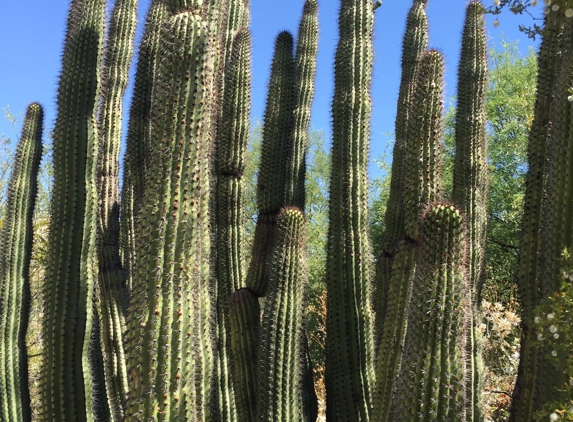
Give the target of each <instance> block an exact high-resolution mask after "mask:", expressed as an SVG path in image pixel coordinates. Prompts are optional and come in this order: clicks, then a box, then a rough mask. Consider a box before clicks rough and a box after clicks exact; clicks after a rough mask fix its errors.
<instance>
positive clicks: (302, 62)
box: [286, 0, 318, 210]
mask: <svg viewBox="0 0 573 422" xmlns="http://www.w3.org/2000/svg"><path fill="white" fill-rule="evenodd" d="M317 52H318V3H317V1H316V0H306V2H305V3H304V9H303V14H302V19H301V21H300V24H299V28H298V39H297V44H296V54H295V61H294V84H295V91H294V104H295V107H294V115H293V129H292V145H291V151H290V154H289V158H288V159H289V163H288V165H287V169H286V170H287V175H286V189H287V192H286V204H288V205H294V206H297V207H299V208H300V209H301V210H304V206H305V188H304V181H305V175H306V165H305V162H306V150H307V148H308V139H307V137H308V134H307V131H308V125H309V123H310V110H311V106H312V100H313V98H314V77H315V74H316V55H317Z"/></svg>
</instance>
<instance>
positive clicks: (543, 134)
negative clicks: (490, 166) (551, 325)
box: [509, 13, 571, 422]
mask: <svg viewBox="0 0 573 422" xmlns="http://www.w3.org/2000/svg"><path fill="white" fill-rule="evenodd" d="M566 21H567V19H566V18H565V16H564V14H563V13H549V14H547V15H546V17H545V27H544V30H543V40H542V43H541V47H540V50H539V59H538V60H539V72H538V75H537V99H536V103H535V110H534V119H533V124H532V126H531V130H530V133H529V143H528V152H527V154H528V164H529V166H528V173H527V176H526V181H525V197H524V211H525V212H524V214H523V220H522V223H521V224H522V229H521V230H522V231H521V242H520V249H519V258H518V262H519V264H518V268H517V276H516V282H517V287H518V293H519V299H520V303H521V306H522V309H523V311H522V329H523V336H522V340H521V351H520V361H519V368H518V374H517V381H516V384H515V388H514V391H513V397H512V408H511V415H510V419H509V420H510V421H513V422H517V421H522V420H532V419H533V415H534V412H535V411H536V410H537V409H539V408H540V407H541V405H542V403H541V400H540V394H552V393H554V390H553V386H552V385H551V384H552V382H554V381H558V379H559V378H557V379H555V378H554V379H551V374H547V373H542V372H541V367H540V360H541V359H543V351H542V350H540V349H539V348H538V347H536V345H535V344H534V338H533V336H534V335H535V333H534V328H533V324H534V322H533V317H534V315H533V309H534V308H535V307H536V306H537V305H538V304H539V303H540V301H541V300H542V299H543V298H544V296H545V295H547V293H548V291H550V290H551V288H552V287H555V286H552V283H555V282H557V280H558V278H557V277H556V278H555V279H547V280H542V274H543V275H544V263H545V262H547V261H548V260H552V259H556V258H557V259H558V257H555V256H553V257H552V256H548V255H547V253H546V252H547V251H546V250H545V248H546V247H547V244H544V242H543V236H540V232H542V230H543V229H544V216H545V215H546V213H547V211H546V210H545V207H546V206H547V202H545V199H544V196H545V193H546V189H547V177H548V176H547V175H548V172H549V170H548V166H549V165H550V164H551V163H550V162H549V161H548V154H549V152H548V150H549V146H548V143H549V142H548V141H549V138H550V136H551V126H552V120H553V118H554V115H555V111H554V107H555V104H556V102H555V100H554V98H558V97H559V96H563V95H565V96H567V95H568V94H567V92H556V91H555V87H556V86H557V85H558V84H557V83H556V82H557V80H558V75H559V74H562V75H563V76H564V77H566V73H565V72H563V69H564V67H563V60H564V59H565V58H566V57H567V55H570V54H571V52H570V51H569V47H568V46H567V49H566V54H558V53H559V52H560V51H561V48H562V47H564V45H561V44H560V39H561V38H563V30H564V23H565V22H566ZM556 95H557V97H556ZM559 100H560V99H558V101H559ZM561 104H562V102H561ZM558 136H559V135H558ZM560 153H563V154H566V155H567V154H568V153H567V152H566V151H561V152H560ZM561 193H562V194H564V193H565V192H564V191H561ZM547 216H548V217H549V213H547ZM556 241H557V242H559V238H557V239H556ZM559 253H560V252H559ZM546 383H549V385H547V384H546ZM542 385H543V386H544V388H545V389H546V390H545V391H541V390H540V388H541V386H542Z"/></svg>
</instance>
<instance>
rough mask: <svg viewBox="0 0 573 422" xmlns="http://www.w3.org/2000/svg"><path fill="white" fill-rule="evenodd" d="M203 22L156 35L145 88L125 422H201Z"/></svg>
mask: <svg viewBox="0 0 573 422" xmlns="http://www.w3.org/2000/svg"><path fill="white" fill-rule="evenodd" d="M207 40H208V31H207V26H206V24H205V23H204V21H203V20H202V19H201V18H200V17H199V16H197V15H195V14H194V13H193V12H191V11H187V12H182V13H180V14H176V15H174V16H173V17H171V18H170V19H169V20H168V21H167V22H166V24H165V26H164V28H163V30H162V38H161V41H160V53H159V54H161V56H162V57H163V60H162V61H161V65H160V68H159V75H161V77H160V78H159V79H158V80H157V81H156V83H155V86H154V89H153V100H152V104H153V105H154V106H153V107H154V110H155V111H154V113H153V115H154V120H153V122H152V124H153V127H154V128H155V130H154V134H153V141H152V149H151V153H152V156H154V157H158V158H159V159H156V160H152V161H151V167H150V169H149V172H148V177H147V182H146V190H145V195H144V198H145V200H144V201H145V203H144V205H143V206H142V208H141V211H140V216H141V220H140V222H139V223H138V226H137V227H136V233H137V244H138V245H140V247H139V249H138V252H137V259H136V265H135V268H134V289H133V295H132V301H131V304H130V309H129V313H128V323H127V324H128V327H127V328H128V332H127V335H126V338H127V340H126V344H127V350H126V353H127V364H128V371H129V373H130V379H129V390H130V391H129V397H128V403H127V410H126V421H136V420H150V419H154V420H158V421H171V420H197V421H200V420H201V421H205V420H209V398H210V394H211V386H212V378H211V374H212V372H213V370H214V358H213V354H214V344H213V343H214V341H213V333H212V331H213V330H212V323H211V322H210V319H211V318H213V316H214V312H213V310H212V308H213V305H212V299H213V298H212V297H211V293H210V286H209V283H210V282H209V254H210V231H209V223H210V217H209V189H208V187H209V152H210V142H211V127H210V126H211V121H210V111H209V109H208V107H207V105H206V101H207V100H208V99H209V95H210V90H211V88H212V85H213V82H212V73H211V69H210V68H209V67H208V63H210V60H211V59H212V58H211V57H210V54H211V53H210V46H209V45H208V44H207Z"/></svg>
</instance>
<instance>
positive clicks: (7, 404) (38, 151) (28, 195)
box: [0, 103, 44, 422]
mask: <svg viewBox="0 0 573 422" xmlns="http://www.w3.org/2000/svg"><path fill="white" fill-rule="evenodd" d="M43 119H44V111H43V109H42V107H41V106H40V105H39V104H37V103H32V104H30V105H29V106H28V108H27V110H26V117H25V119H24V127H23V129H22V136H21V138H20V142H19V143H18V147H17V149H16V156H15V159H14V167H13V170H12V174H11V176H10V180H9V182H8V184H9V188H8V200H7V205H6V215H5V217H4V225H3V227H2V231H1V232H0V391H1V392H2V394H1V395H0V419H1V420H3V421H6V422H16V421H22V420H24V421H27V420H31V418H32V414H31V408H30V391H29V389H28V356H27V353H26V329H27V326H28V318H29V313H30V281H29V268H30V259H31V256H32V235H33V226H32V217H33V213H34V206H35V202H36V193H37V190H38V189H37V187H38V183H37V176H38V169H39V167H40V161H41V158H42V127H43Z"/></svg>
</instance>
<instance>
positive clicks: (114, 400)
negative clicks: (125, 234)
mask: <svg viewBox="0 0 573 422" xmlns="http://www.w3.org/2000/svg"><path fill="white" fill-rule="evenodd" d="M136 20H137V0H117V1H116V2H115V5H114V8H113V11H112V15H111V20H110V28H109V31H108V36H107V40H106V45H105V50H104V62H103V81H102V100H101V105H100V110H99V116H98V129H99V134H100V139H99V144H100V155H99V163H98V190H99V192H98V193H99V202H100V204H101V205H100V207H99V213H98V262H99V275H98V287H99V299H100V306H99V310H100V321H101V334H100V338H101V345H102V353H103V358H104V369H105V383H106V391H107V400H108V402H109V408H110V411H111V414H112V418H113V420H114V421H120V420H122V419H123V410H124V407H125V401H126V398H127V368H126V366H125V354H124V350H123V333H124V330H125V316H126V312H127V305H128V291H127V284H126V276H127V275H126V272H125V270H124V269H123V267H122V264H121V260H120V255H119V151H120V147H121V122H122V110H123V102H122V97H123V94H124V92H125V88H126V86H127V79H128V71H129V65H130V63H131V58H132V55H133V38H134V36H135V25H136Z"/></svg>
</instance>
